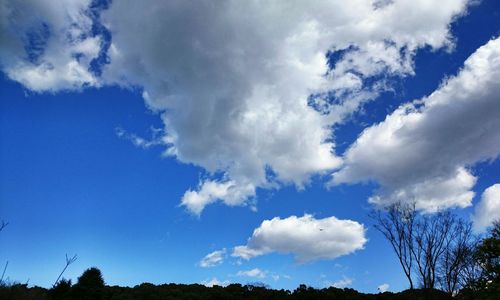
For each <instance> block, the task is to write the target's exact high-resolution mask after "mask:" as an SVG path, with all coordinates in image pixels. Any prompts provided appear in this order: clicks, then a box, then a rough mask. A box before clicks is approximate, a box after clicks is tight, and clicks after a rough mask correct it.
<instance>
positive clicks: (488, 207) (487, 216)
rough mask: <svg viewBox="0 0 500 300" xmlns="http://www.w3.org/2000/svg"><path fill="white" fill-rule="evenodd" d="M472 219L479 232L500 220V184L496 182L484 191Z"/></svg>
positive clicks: (475, 228)
mask: <svg viewBox="0 0 500 300" xmlns="http://www.w3.org/2000/svg"><path fill="white" fill-rule="evenodd" d="M472 220H473V225H474V230H475V231H477V232H481V231H484V230H485V229H486V228H488V226H490V225H491V224H492V223H493V221H497V220H500V184H498V183H497V184H494V185H492V186H490V187H489V188H487V189H486V190H485V191H484V192H483V194H482V196H481V201H480V202H479V203H478V204H477V205H476V208H475V212H474V216H473V217H472Z"/></svg>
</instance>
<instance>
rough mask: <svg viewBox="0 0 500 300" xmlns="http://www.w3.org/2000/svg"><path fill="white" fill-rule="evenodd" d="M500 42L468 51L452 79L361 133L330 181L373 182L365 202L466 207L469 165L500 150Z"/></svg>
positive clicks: (471, 182)
mask: <svg viewBox="0 0 500 300" xmlns="http://www.w3.org/2000/svg"><path fill="white" fill-rule="evenodd" d="M499 94H500V39H495V40H491V41H489V42H488V43H487V44H486V45H484V46H482V47H480V48H479V49H477V50H476V52H475V53H473V54H472V55H471V56H470V57H469V58H468V59H467V60H466V61H465V64H464V67H463V69H462V70H461V71H460V72H459V73H458V74H457V76H455V77H451V78H448V79H447V80H446V81H445V82H444V83H443V84H442V85H441V87H440V88H438V89H437V90H436V91H435V92H433V93H432V94H431V95H429V96H428V97H425V98H423V99H421V100H417V101H414V102H412V103H408V104H406V105H403V106H401V107H400V108H398V109H397V110H396V111H395V112H394V113H392V114H391V115H388V116H387V117H386V119H385V120H384V121H383V122H381V123H380V124H376V125H373V126H371V127H369V128H367V129H365V130H364V131H363V133H362V134H361V135H360V136H359V137H358V139H357V141H356V142H355V143H354V144H353V145H352V146H351V147H350V148H349V149H348V151H347V152H346V154H345V156H344V159H345V163H344V166H343V168H342V169H341V170H340V171H338V172H336V173H334V174H333V181H332V183H333V184H341V183H352V182H360V181H368V180H374V181H376V182H377V183H379V184H380V185H381V188H380V190H379V191H378V193H377V194H376V195H374V196H372V197H371V198H370V202H372V203H376V204H380V205H385V204H388V203H392V202H396V201H401V200H402V201H414V202H416V205H417V208H418V209H421V210H423V211H426V212H434V211H436V210H439V209H444V208H448V207H467V206H470V205H471V201H472V198H473V197H474V192H472V191H471V189H472V187H473V186H474V184H475V182H476V177H475V176H474V175H473V174H471V171H470V167H471V166H473V165H474V164H475V163H476V162H479V161H483V160H487V159H496V158H497V157H498V155H499V153H500V136H499V135H498V133H497V131H498V128H500V110H499V108H500V106H499V105H498V101H499V96H498V95H499Z"/></svg>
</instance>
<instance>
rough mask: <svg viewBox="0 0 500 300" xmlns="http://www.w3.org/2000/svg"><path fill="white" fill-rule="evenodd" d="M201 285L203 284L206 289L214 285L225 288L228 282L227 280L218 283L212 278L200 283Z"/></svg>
mask: <svg viewBox="0 0 500 300" xmlns="http://www.w3.org/2000/svg"><path fill="white" fill-rule="evenodd" d="M201 284H203V285H204V286H206V287H213V286H215V285H218V286H227V285H229V281H228V280H225V281H220V280H218V279H217V278H216V277H213V278H212V279H207V280H204V281H202V282H201Z"/></svg>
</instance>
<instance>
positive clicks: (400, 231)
mask: <svg viewBox="0 0 500 300" xmlns="http://www.w3.org/2000/svg"><path fill="white" fill-rule="evenodd" d="M371 217H372V218H373V219H375V221H376V224H375V228H376V229H377V230H378V231H380V232H381V233H382V234H383V235H384V236H385V238H386V239H387V240H388V241H389V242H390V243H391V246H392V249H393V250H394V252H395V253H396V256H397V257H398V260H399V263H400V264H401V267H402V268H403V272H404V273H405V276H406V278H407V279H408V282H409V284H410V289H413V288H414V284H413V278H412V270H413V264H414V256H413V254H412V253H413V252H414V249H413V248H414V247H415V245H414V230H415V220H416V210H415V204H411V205H409V204H403V203H395V204H392V205H390V206H388V207H386V209H385V210H382V211H381V210H377V211H373V212H372V214H371Z"/></svg>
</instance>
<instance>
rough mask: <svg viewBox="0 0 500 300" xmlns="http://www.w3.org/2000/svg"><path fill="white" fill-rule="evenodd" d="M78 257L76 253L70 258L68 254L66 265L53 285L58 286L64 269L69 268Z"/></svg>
mask: <svg viewBox="0 0 500 300" xmlns="http://www.w3.org/2000/svg"><path fill="white" fill-rule="evenodd" d="M76 258H77V257H76V254H75V255H73V257H71V258H68V254H66V265H65V266H64V269H63V270H62V271H61V274H59V276H58V277H57V279H56V281H55V282H54V284H53V286H56V284H57V283H58V282H59V279H60V278H61V276H62V275H63V273H64V271H66V269H67V268H68V266H69V265H71V264H72V263H74V262H75V260H76Z"/></svg>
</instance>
